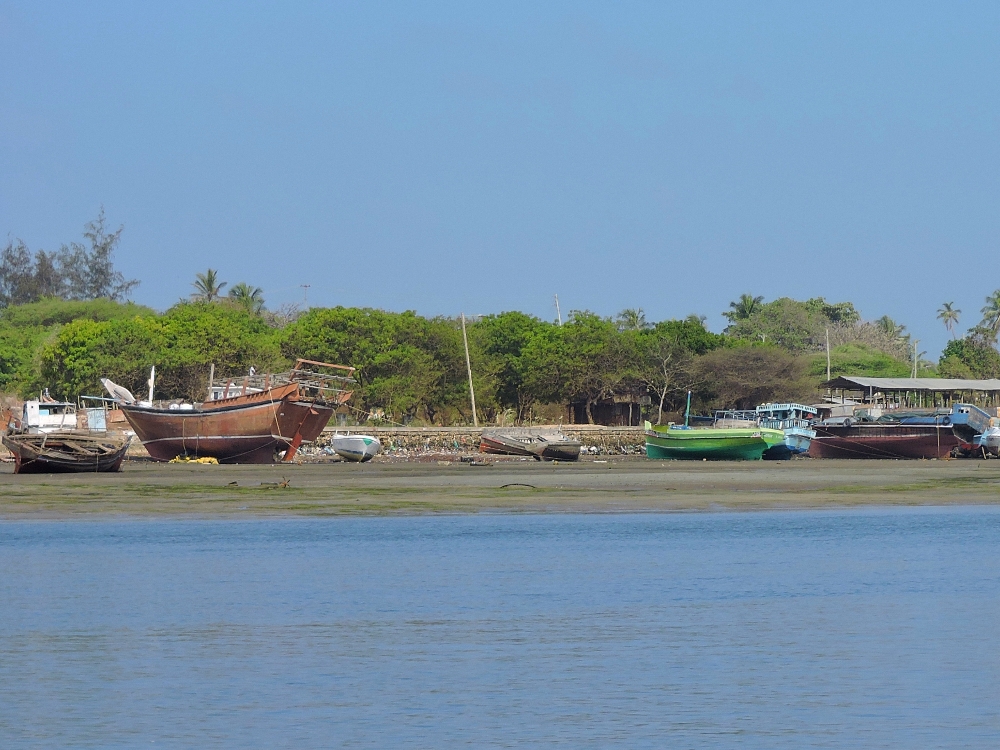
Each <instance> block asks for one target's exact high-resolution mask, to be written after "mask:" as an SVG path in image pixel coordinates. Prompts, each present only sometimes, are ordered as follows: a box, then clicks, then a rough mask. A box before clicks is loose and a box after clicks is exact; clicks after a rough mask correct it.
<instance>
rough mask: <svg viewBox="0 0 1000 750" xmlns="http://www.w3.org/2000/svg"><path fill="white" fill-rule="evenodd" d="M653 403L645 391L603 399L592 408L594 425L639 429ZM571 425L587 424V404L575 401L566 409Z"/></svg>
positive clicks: (625, 393)
mask: <svg viewBox="0 0 1000 750" xmlns="http://www.w3.org/2000/svg"><path fill="white" fill-rule="evenodd" d="M651 403H652V401H651V399H650V397H649V394H648V393H646V392H645V391H642V392H640V391H629V392H623V393H620V394H618V393H616V394H615V395H614V396H612V397H611V398H606V399H601V400H599V401H597V402H596V403H594V405H593V406H592V407H591V413H592V414H593V415H594V424H600V425H605V426H608V427H638V426H639V425H641V424H642V420H643V419H644V418H645V416H646V412H647V411H648V410H649V408H650V405H651ZM566 410H567V412H568V415H569V423H570V424H587V402H586V401H573V402H571V403H570V404H569V405H568V406H567V408H566Z"/></svg>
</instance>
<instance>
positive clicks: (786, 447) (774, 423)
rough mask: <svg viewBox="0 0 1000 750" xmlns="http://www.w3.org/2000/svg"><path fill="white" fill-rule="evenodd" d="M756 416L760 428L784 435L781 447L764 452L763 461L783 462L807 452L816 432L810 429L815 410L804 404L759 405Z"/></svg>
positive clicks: (777, 446)
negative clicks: (767, 428) (780, 432)
mask: <svg viewBox="0 0 1000 750" xmlns="http://www.w3.org/2000/svg"><path fill="white" fill-rule="evenodd" d="M756 414H757V424H759V425H760V426H761V427H769V428H771V429H773V430H781V431H782V432H783V433H785V441H784V442H783V443H782V444H781V445H775V446H773V447H771V448H768V449H767V450H766V451H764V459H765V460H768V461H773V460H784V459H789V458H791V457H792V456H799V455H805V454H806V453H808V452H809V446H810V444H811V443H812V440H813V438H814V437H816V430H814V429H813V428H812V422H813V420H815V419H816V415H817V410H816V409H814V408H813V407H811V406H806V405H804V404H761V405H760V406H758V407H757V410H756Z"/></svg>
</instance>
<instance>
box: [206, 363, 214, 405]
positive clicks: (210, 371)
mask: <svg viewBox="0 0 1000 750" xmlns="http://www.w3.org/2000/svg"><path fill="white" fill-rule="evenodd" d="M214 382H215V362H213V363H212V365H211V367H209V368H208V399H207V400H208V401H211V400H212V383H214Z"/></svg>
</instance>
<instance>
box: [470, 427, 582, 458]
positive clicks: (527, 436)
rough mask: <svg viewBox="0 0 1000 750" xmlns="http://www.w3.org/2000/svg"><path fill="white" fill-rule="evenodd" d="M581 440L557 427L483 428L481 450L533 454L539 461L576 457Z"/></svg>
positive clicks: (524, 454)
mask: <svg viewBox="0 0 1000 750" xmlns="http://www.w3.org/2000/svg"><path fill="white" fill-rule="evenodd" d="M580 448H581V445H580V441H579V440H574V439H573V438H570V437H567V436H566V435H564V434H563V433H562V432H559V431H558V430H534V429H531V428H509V429H497V430H483V432H482V436H481V437H480V441H479V450H480V451H482V452H483V453H494V454H501V455H507V456H530V457H532V458H535V459H537V460H539V461H542V460H545V461H555V460H559V461H576V460H577V459H578V458H580Z"/></svg>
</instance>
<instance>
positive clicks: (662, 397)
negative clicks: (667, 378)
mask: <svg viewBox="0 0 1000 750" xmlns="http://www.w3.org/2000/svg"><path fill="white" fill-rule="evenodd" d="M666 398H667V389H666V388H664V389H663V390H662V391H660V411H659V412H658V413H657V415H656V424H663V402H664V401H665V400H666Z"/></svg>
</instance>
